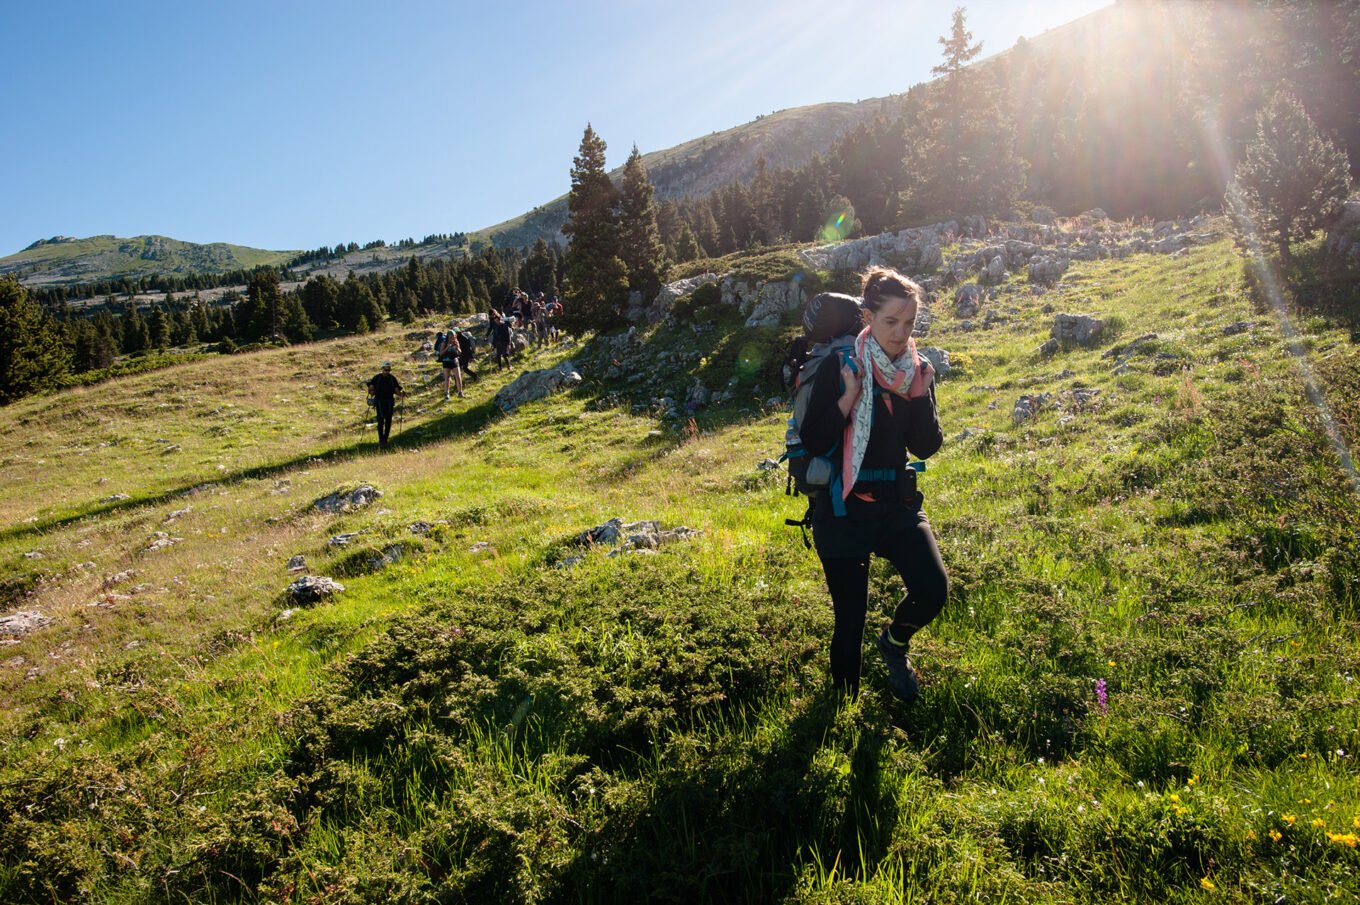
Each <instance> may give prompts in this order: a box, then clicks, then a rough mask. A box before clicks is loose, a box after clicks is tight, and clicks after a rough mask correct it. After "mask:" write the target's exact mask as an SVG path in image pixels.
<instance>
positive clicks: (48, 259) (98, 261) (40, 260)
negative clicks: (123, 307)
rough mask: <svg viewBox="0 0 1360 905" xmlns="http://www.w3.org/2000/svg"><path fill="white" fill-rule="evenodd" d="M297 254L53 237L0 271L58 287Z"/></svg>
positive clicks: (152, 239)
mask: <svg viewBox="0 0 1360 905" xmlns="http://www.w3.org/2000/svg"><path fill="white" fill-rule="evenodd" d="M296 254H297V252H296V251H265V250H263V249H259V248H247V247H245V246H243V245H229V244H227V243H225V242H214V243H212V244H210V245H200V244H197V243H194V242H182V241H180V240H179V239H168V238H166V237H165V236H134V237H133V238H131V239H122V238H119V237H117V236H91V237H89V238H86V239H73V238H70V237H67V236H55V237H53V238H51V239H39V240H38V241H37V242H34V243H33V244H32V245H30V246H28V247H27V248H25V249H24V250H23V251H21V252H19V253H18V254H12V255H9V256H7V257H3V258H0V274H7V273H13V274H16V275H17V276H18V277H19V279H20V281H21V282H23V283H24V284H26V285H29V286H58V285H70V284H73V283H87V282H95V281H99V280H108V279H120V278H123V277H143V276H150V275H152V274H192V273H223V272H226V271H231V270H241V269H247V268H251V267H258V266H260V265H278V264H283V263H285V262H286V261H288V260H289V259H291V258H292V257H294V256H295V255H296Z"/></svg>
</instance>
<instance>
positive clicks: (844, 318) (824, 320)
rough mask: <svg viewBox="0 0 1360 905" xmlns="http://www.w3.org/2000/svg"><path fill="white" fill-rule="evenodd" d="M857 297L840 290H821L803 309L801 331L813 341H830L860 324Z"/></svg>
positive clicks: (857, 327)
mask: <svg viewBox="0 0 1360 905" xmlns="http://www.w3.org/2000/svg"><path fill="white" fill-rule="evenodd" d="M862 323H863V322H862V320H861V317H860V307H859V299H857V298H855V297H854V296H850V295H845V294H844V293H840V292H821V293H818V294H817V295H814V296H813V297H812V298H811V299H809V300H808V303H807V307H805V308H804V309H803V332H804V333H805V334H806V335H807V338H808V339H810V340H811V341H812V342H814V343H824V342H830V341H831V340H833V339H835V338H836V337H838V336H845V335H846V334H847V333H858V332H859V329H860V326H861V325H862Z"/></svg>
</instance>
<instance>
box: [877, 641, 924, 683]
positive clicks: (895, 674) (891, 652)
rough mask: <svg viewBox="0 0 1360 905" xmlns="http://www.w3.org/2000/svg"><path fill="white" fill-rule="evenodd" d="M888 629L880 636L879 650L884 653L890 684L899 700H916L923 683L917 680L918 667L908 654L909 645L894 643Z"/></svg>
mask: <svg viewBox="0 0 1360 905" xmlns="http://www.w3.org/2000/svg"><path fill="white" fill-rule="evenodd" d="M888 631H889V630H888V629H886V628H885V629H884V630H883V631H882V632H881V633H880V634H879V636H878V652H879V653H880V654H882V655H883V663H884V665H886V666H887V667H888V685H889V686H890V687H891V688H892V693H893V695H894V696H895V697H896V698H897V699H898V700H900V701H914V700H916V696H917V695H918V694H920V693H921V685H920V683H919V682H917V681H916V669H915V668H914V667H913V666H912V665H911V658H910V657H908V656H907V646H906V645H905V644H895V643H893V641H892V639H891V636H890V635H889V634H888Z"/></svg>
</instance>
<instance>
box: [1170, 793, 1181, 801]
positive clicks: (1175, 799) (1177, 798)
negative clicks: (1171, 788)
mask: <svg viewBox="0 0 1360 905" xmlns="http://www.w3.org/2000/svg"><path fill="white" fill-rule="evenodd" d="M1166 800H1167V801H1180V800H1181V797H1180V796H1179V795H1177V794H1176V793H1175V792H1172V793H1171V794H1170V795H1168V796H1166Z"/></svg>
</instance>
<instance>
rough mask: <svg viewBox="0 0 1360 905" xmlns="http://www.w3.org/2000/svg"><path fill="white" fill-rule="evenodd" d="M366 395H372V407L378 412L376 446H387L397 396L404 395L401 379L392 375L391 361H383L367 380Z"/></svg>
mask: <svg viewBox="0 0 1360 905" xmlns="http://www.w3.org/2000/svg"><path fill="white" fill-rule="evenodd" d="M368 395H370V396H372V397H373V408H374V409H375V410H376V411H377V413H378V447H379V448H380V449H386V448H387V436H388V434H390V433H392V413H393V412H394V411H396V408H397V397H398V396H405V395H406V391H405V390H403V389H402V388H401V381H399V380H397V378H396V377H394V376H393V375H392V362H390V361H385V362H383V365H382V370H381V371H379V372H378V373H377V374H374V375H373V376H372V377H371V378H370V379H369V381H368Z"/></svg>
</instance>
